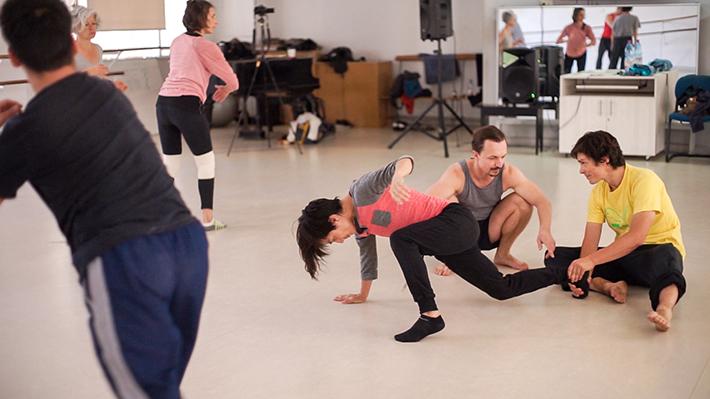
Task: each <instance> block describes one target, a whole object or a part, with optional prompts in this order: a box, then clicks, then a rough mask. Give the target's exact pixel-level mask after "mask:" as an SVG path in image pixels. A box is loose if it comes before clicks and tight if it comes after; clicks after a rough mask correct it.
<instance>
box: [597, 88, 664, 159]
mask: <svg viewBox="0 0 710 399" xmlns="http://www.w3.org/2000/svg"><path fill="white" fill-rule="evenodd" d="M604 101H605V103H606V106H607V112H606V117H607V123H606V131H607V132H609V133H611V134H612V135H613V136H614V137H616V139H617V140H618V141H619V145H620V146H621V149H622V150H623V151H624V154H626V155H637V156H638V155H640V156H650V155H655V153H654V147H655V142H656V126H655V119H656V118H655V109H654V105H655V100H654V98H653V97H641V96H615V97H612V98H609V99H606V100H604Z"/></svg>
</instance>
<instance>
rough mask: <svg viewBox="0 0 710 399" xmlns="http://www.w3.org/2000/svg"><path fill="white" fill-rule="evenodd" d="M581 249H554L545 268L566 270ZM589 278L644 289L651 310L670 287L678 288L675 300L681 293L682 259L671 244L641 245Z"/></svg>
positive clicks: (599, 269) (607, 264)
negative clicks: (621, 282) (552, 256)
mask: <svg viewBox="0 0 710 399" xmlns="http://www.w3.org/2000/svg"><path fill="white" fill-rule="evenodd" d="M580 252H581V248H579V247H576V248H570V247H557V248H556V249H555V257H554V258H547V259H545V266H548V267H550V266H552V267H556V268H565V269H566V268H567V267H569V264H570V263H572V261H574V260H575V259H578V258H579V255H580ZM592 277H601V278H603V279H605V280H609V281H612V282H616V281H622V280H623V281H626V282H627V283H628V284H630V285H637V286H641V287H648V288H650V290H649V293H648V294H649V297H650V299H651V307H652V308H653V309H654V310H655V309H656V307H658V297H659V296H660V293H661V290H663V289H664V288H666V287H668V286H669V285H671V284H675V285H676V286H677V287H678V299H680V297H682V296H683V294H685V288H686V283H685V278H684V277H683V257H682V256H681V255H680V252H678V250H677V249H676V248H675V247H674V246H673V244H657V245H652V244H647V245H641V246H640V247H638V248H636V249H635V250H634V251H633V252H631V253H630V254H628V255H626V256H623V257H621V258H619V259H616V260H614V261H611V262H609V263H602V264H600V265H597V266H596V267H595V268H594V273H592Z"/></svg>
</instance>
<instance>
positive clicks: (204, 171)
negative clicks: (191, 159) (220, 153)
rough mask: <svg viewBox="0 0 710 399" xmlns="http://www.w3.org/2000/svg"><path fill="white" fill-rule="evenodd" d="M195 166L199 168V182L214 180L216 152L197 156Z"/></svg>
mask: <svg viewBox="0 0 710 399" xmlns="http://www.w3.org/2000/svg"><path fill="white" fill-rule="evenodd" d="M195 166H197V178H198V179H199V180H206V179H214V169H215V161H214V151H210V152H208V153H206V154H202V155H195Z"/></svg>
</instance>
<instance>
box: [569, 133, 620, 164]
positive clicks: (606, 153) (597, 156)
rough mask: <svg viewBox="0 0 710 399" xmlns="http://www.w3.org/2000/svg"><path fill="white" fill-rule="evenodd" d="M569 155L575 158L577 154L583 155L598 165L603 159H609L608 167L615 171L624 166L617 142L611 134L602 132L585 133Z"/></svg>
mask: <svg viewBox="0 0 710 399" xmlns="http://www.w3.org/2000/svg"><path fill="white" fill-rule="evenodd" d="M570 154H571V155H572V156H573V157H575V158H577V154H584V155H586V156H588V157H589V158H591V159H592V160H594V162H596V163H600V162H601V161H602V159H603V158H604V157H608V158H609V165H611V167H612V168H614V169H616V168H618V167H621V166H624V165H626V161H625V160H624V154H623V153H622V152H621V147H619V142H618V141H617V140H616V137H614V136H612V135H611V133H609V132H605V131H604V130H597V131H594V132H587V133H585V134H584V136H582V137H580V138H579V140H577V144H575V145H574V147H573V148H572V151H571V152H570Z"/></svg>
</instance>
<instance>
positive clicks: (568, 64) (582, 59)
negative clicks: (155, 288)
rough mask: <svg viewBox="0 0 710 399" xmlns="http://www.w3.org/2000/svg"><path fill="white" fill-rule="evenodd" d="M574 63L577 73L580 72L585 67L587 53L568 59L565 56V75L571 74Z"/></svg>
mask: <svg viewBox="0 0 710 399" xmlns="http://www.w3.org/2000/svg"><path fill="white" fill-rule="evenodd" d="M575 61H577V72H582V71H583V70H584V67H585V65H587V52H586V51H585V52H584V54H582V55H580V56H579V57H570V56H569V55H567V54H565V73H570V72H572V64H574V62H575Z"/></svg>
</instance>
